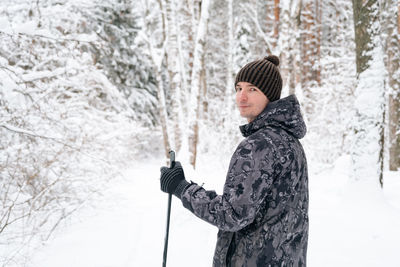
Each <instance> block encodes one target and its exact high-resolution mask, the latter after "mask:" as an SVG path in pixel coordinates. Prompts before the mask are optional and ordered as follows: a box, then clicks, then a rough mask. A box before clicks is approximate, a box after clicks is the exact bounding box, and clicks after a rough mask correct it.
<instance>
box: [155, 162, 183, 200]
mask: <svg viewBox="0 0 400 267" xmlns="http://www.w3.org/2000/svg"><path fill="white" fill-rule="evenodd" d="M160 171H161V177H160V185H161V190H162V191H163V192H165V193H169V194H174V195H175V196H177V197H178V198H181V195H182V193H183V191H184V189H185V187H186V186H187V185H189V184H190V183H188V182H187V181H186V180H185V174H184V172H183V169H182V165H181V163H180V162H179V161H176V162H175V164H173V166H172V167H171V168H168V167H161V169H160Z"/></svg>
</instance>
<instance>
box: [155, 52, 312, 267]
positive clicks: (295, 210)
mask: <svg viewBox="0 0 400 267" xmlns="http://www.w3.org/2000/svg"><path fill="white" fill-rule="evenodd" d="M278 66H279V59H278V58H277V57H276V56H268V57H265V58H263V59H261V60H257V61H254V62H250V63H248V64H247V65H246V66H244V67H243V68H242V69H241V70H240V71H239V73H238V74H237V76H236V80H235V87H236V104H237V106H238V108H239V110H240V115H241V116H243V117H245V118H246V119H247V120H248V124H246V125H243V126H240V130H241V132H242V134H243V136H244V137H245V139H244V140H243V141H242V142H241V143H240V144H239V146H238V147H237V149H236V151H235V152H234V153H233V156H232V159H231V162H230V165H229V170H228V174H227V177H226V182H225V185H224V190H223V194H222V195H217V194H216V193H215V191H206V190H205V189H204V188H202V187H200V186H199V185H197V184H195V183H189V182H187V181H186V180H185V176H184V172H183V169H182V166H181V164H180V163H179V162H176V163H175V165H174V166H173V167H172V168H167V167H163V168H161V178H160V183H161V190H162V191H164V192H167V193H172V194H174V195H175V196H177V197H178V198H180V199H181V200H182V203H183V205H184V206H185V207H186V208H187V209H189V210H190V211H191V212H192V213H194V214H195V215H196V216H198V217H200V218H201V219H203V220H205V221H207V222H209V223H211V224H213V225H215V226H217V227H218V229H219V232H218V237H217V245H216V248H215V254H214V259H213V266H215V267H220V266H235V267H236V266H237V267H239V266H240V267H243V266H248V267H251V266H263V267H264V266H271V267H272V266H306V254H307V240H308V174H307V162H306V157H305V154H304V151H303V148H302V146H301V144H300V142H299V140H298V139H300V138H302V137H304V135H305V133H306V126H305V124H304V121H303V118H302V116H301V113H300V106H299V103H298V101H297V99H296V97H295V96H294V95H291V96H288V97H286V98H283V99H280V94H281V90H282V78H281V75H280V73H279V69H278Z"/></svg>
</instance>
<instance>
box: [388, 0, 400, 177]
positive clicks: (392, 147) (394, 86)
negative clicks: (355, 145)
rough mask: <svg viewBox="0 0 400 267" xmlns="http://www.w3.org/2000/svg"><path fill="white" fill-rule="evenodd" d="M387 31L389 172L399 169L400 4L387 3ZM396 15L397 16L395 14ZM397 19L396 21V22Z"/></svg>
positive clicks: (394, 2) (390, 0) (391, 0)
mask: <svg viewBox="0 0 400 267" xmlns="http://www.w3.org/2000/svg"><path fill="white" fill-rule="evenodd" d="M387 7H388V8H387V10H388V12H389V14H388V16H387V18H386V19H387V24H386V25H387V28H388V29H387V30H388V40H387V44H386V55H387V62H386V66H387V71H388V76H389V87H390V90H388V91H389V92H390V93H389V142H388V145H389V170H391V171H396V170H398V169H399V168H400V32H399V18H400V16H399V11H400V10H399V8H400V2H398V4H397V9H396V1H394V0H388V1H387ZM396 13H397V14H396ZM396 17H397V20H396Z"/></svg>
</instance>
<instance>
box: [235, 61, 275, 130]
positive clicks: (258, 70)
mask: <svg viewBox="0 0 400 267" xmlns="http://www.w3.org/2000/svg"><path fill="white" fill-rule="evenodd" d="M278 66H279V58H278V57H277V56H274V55H271V56H268V57H264V58H263V59H260V60H256V61H253V62H250V63H248V64H246V65H245V66H244V67H243V68H242V69H241V70H240V71H239V72H238V74H237V75H236V79H235V89H236V104H237V105H238V107H239V110H240V115H242V116H243V117H245V118H247V120H248V121H249V122H250V121H253V120H254V119H255V118H256V117H257V116H258V114H260V113H261V112H262V111H263V110H264V108H265V107H266V106H267V104H268V103H269V102H272V101H275V100H278V99H279V98H280V97H281V91H282V77H281V74H280V73H279V69H278Z"/></svg>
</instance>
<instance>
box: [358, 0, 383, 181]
mask: <svg viewBox="0 0 400 267" xmlns="http://www.w3.org/2000/svg"><path fill="white" fill-rule="evenodd" d="M379 10H380V6H379V3H378V2H377V1H365V0H353V12H354V27H355V42H356V64H357V77H358V80H357V87H356V90H355V93H354V94H355V103H354V106H355V116H356V118H355V120H354V125H353V129H354V141H353V146H354V147H353V148H352V151H351V156H352V163H353V173H352V174H353V179H355V180H364V181H373V183H376V182H377V181H379V183H380V185H381V186H383V154H384V153H383V151H384V144H383V141H384V123H385V122H384V116H385V114H384V111H385V82H384V81H385V77H384V76H383V74H382V70H384V69H385V66H384V63H383V59H382V52H383V51H382V46H381V43H380V42H379V38H377V37H378V36H380V34H381V29H380V23H379V15H380V14H379ZM372 25H374V26H375V27H372Z"/></svg>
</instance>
